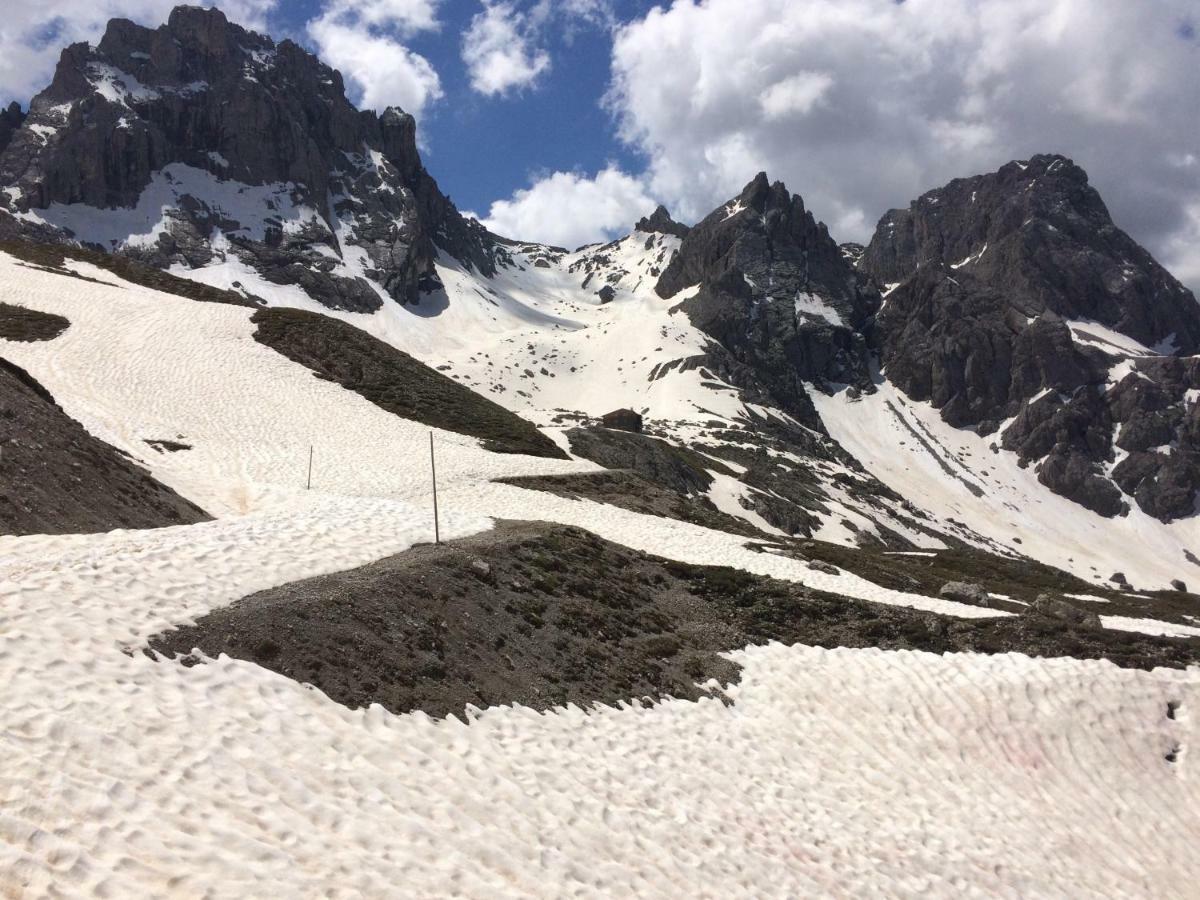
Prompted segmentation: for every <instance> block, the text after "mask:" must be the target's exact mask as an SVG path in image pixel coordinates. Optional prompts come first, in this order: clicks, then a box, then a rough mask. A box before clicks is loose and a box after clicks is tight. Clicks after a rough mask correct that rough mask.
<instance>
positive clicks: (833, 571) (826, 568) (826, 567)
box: [808, 559, 842, 575]
mask: <svg viewBox="0 0 1200 900" xmlns="http://www.w3.org/2000/svg"><path fill="white" fill-rule="evenodd" d="M808 567H809V568H810V569H812V570H813V571H814V572H820V573H821V574H823V575H841V574H842V572H841V570H840V569H839V568H838V567H837V566H831V565H830V564H829V563H827V562H821V560H819V559H810V560H809V561H808Z"/></svg>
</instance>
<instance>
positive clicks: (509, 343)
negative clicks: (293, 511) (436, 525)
mask: <svg viewBox="0 0 1200 900" xmlns="http://www.w3.org/2000/svg"><path fill="white" fill-rule="evenodd" d="M0 186H3V188H4V190H3V192H2V193H0V237H11V236H18V237H25V238H29V237H32V238H35V239H38V240H42V241H50V242H59V243H62V242H76V243H81V244H84V245H87V246H88V247H91V248H93V249H99V250H103V251H106V252H108V253H114V254H117V255H116V256H115V257H112V258H113V259H117V260H123V261H124V260H126V259H128V260H132V261H133V262H136V263H144V264H147V265H149V266H151V267H154V268H155V269H161V270H168V271H169V272H171V273H173V274H175V275H180V276H184V277H185V278H188V279H192V280H193V281H195V282H200V283H202V284H204V285H208V286H210V287H213V288H219V289H223V290H226V291H234V292H236V293H239V294H241V295H242V297H243V298H245V299H246V300H247V301H248V302H252V303H254V304H256V305H264V306H272V307H305V308H310V309H311V308H312V305H313V302H314V301H315V302H316V303H318V304H321V305H323V306H325V307H326V308H328V309H330V310H332V311H334V312H336V313H364V314H368V315H365V316H355V317H354V319H353V322H354V324H355V325H356V326H360V327H362V328H363V329H364V330H365V331H367V332H368V333H369V334H371V335H372V336H373V337H375V338H378V339H379V340H381V341H383V342H384V343H385V344H388V345H391V346H392V347H394V348H396V349H399V350H403V351H405V352H407V353H409V354H411V355H412V356H413V357H414V358H416V359H419V360H421V361H422V362H423V363H425V364H428V365H430V366H432V367H435V368H436V369H438V370H439V371H440V372H442V373H444V374H445V375H446V378H448V379H453V380H457V381H459V383H460V384H461V385H462V386H463V387H464V388H470V389H471V390H472V391H475V392H477V393H481V394H484V395H488V396H490V397H491V399H492V400H494V401H495V402H496V403H498V404H500V405H501V406H503V407H505V408H506V409H508V410H510V411H517V412H519V413H520V414H521V415H522V416H525V417H526V419H527V420H529V421H534V422H537V423H538V424H539V425H541V426H543V427H548V423H550V424H552V425H555V426H556V427H557V426H559V425H562V423H564V422H567V421H571V417H575V419H574V421H579V422H588V421H591V422H595V421H596V420H597V417H598V416H599V415H602V414H603V413H605V412H608V411H610V410H612V409H615V408H619V407H622V406H627V407H629V408H633V409H637V410H638V411H639V412H641V413H643V414H644V415H646V416H647V418H648V420H650V421H649V423H648V431H649V433H650V434H652V435H654V437H656V438H661V439H663V440H664V441H667V442H668V443H670V444H671V445H672V446H674V447H677V448H680V449H694V448H703V449H702V452H704V453H709V454H710V456H712V457H715V458H717V459H719V460H720V462H714V463H713V466H714V467H713V468H711V469H707V470H706V469H705V468H704V467H703V466H701V467H700V471H701V474H702V476H703V477H702V478H701V482H702V483H703V484H702V485H701V487H699V488H697V489H696V490H695V491H692V492H690V493H695V494H697V496H699V495H704V498H705V500H706V502H709V503H712V504H715V505H716V508H718V509H719V511H720V512H721V513H722V514H726V515H733V516H735V517H741V518H744V521H745V522H746V523H748V525H749V526H751V527H753V528H756V529H762V528H766V529H768V530H771V529H774V530H777V531H779V532H781V533H783V534H788V535H793V534H799V535H805V536H809V537H811V536H817V535H821V536H822V537H823V538H825V539H837V540H840V541H849V542H854V543H855V544H856V545H859V546H865V545H871V546H876V545H882V546H886V547H889V548H892V549H894V550H911V549H912V547H914V546H924V542H927V541H930V540H940V541H943V542H944V543H950V544H953V543H955V542H959V541H965V542H966V543H967V544H969V545H971V546H986V547H989V548H991V549H996V548H997V547H1005V548H1007V550H1008V551H1012V552H1020V551H1019V549H1016V548H1014V547H1011V546H1009V543H1008V542H1009V541H1010V540H1015V539H1016V538H1015V535H1014V532H1013V530H1012V529H1013V524H1012V522H1011V521H1009V520H1008V519H1007V516H1008V513H1007V512H1005V510H1009V509H1013V508H1017V507H1018V506H1019V505H1020V503H1021V502H1024V500H1020V501H1018V500H1017V499H1014V498H1018V497H1020V498H1026V497H1028V496H1030V495H1029V494H1028V493H1027V492H1026V491H1027V488H1028V485H1025V484H1024V479H1026V478H1027V479H1028V480H1029V481H1030V482H1031V483H1032V487H1033V490H1034V491H1035V492H1036V495H1037V496H1039V497H1041V496H1048V493H1047V492H1046V491H1045V490H1044V489H1045V488H1048V489H1049V491H1050V492H1053V493H1056V494H1058V495H1060V496H1061V497H1064V498H1067V499H1068V500H1070V501H1072V502H1073V503H1074V504H1077V505H1078V506H1080V507H1085V508H1086V509H1087V510H1091V511H1092V512H1094V513H1098V514H1099V515H1100V516H1105V517H1110V518H1111V517H1119V516H1126V515H1132V516H1133V518H1134V519H1137V516H1138V515H1139V514H1140V513H1145V514H1146V515H1148V516H1152V517H1154V518H1156V519H1158V520H1160V521H1161V522H1163V523H1169V522H1172V521H1176V520H1179V519H1187V518H1190V517H1192V515H1193V512H1194V509H1195V504H1196V492H1197V490H1198V489H1200V423H1198V422H1197V417H1198V416H1200V413H1198V412H1197V409H1198V407H1197V405H1196V403H1195V397H1196V396H1197V393H1196V392H1197V391H1200V370H1198V368H1197V366H1196V365H1195V364H1194V359H1195V357H1193V356H1192V354H1194V353H1196V352H1197V350H1198V349H1200V308H1198V307H1197V305H1196V302H1195V298H1194V297H1192V295H1191V294H1190V293H1189V292H1188V291H1187V290H1186V289H1184V288H1183V287H1182V286H1181V285H1180V284H1179V283H1178V282H1177V281H1176V280H1175V279H1174V278H1172V277H1171V275H1170V274H1169V273H1167V272H1166V271H1165V270H1164V269H1163V268H1162V267H1161V266H1159V265H1158V264H1157V263H1156V262H1155V261H1154V260H1153V258H1151V256H1150V255H1149V254H1148V253H1147V252H1146V251H1145V250H1143V249H1142V248H1141V247H1139V246H1138V245H1137V244H1136V242H1134V241H1133V240H1132V239H1131V238H1130V237H1129V236H1128V235H1126V234H1125V233H1124V232H1122V231H1121V230H1120V229H1118V228H1117V227H1116V226H1115V225H1114V224H1113V222H1112V220H1111V217H1110V216H1109V214H1108V211H1107V209H1106V208H1105V206H1104V203H1103V201H1102V200H1101V199H1100V197H1099V195H1098V193H1097V192H1096V191H1095V190H1094V189H1093V188H1092V187H1091V186H1090V185H1089V183H1088V179H1087V175H1086V174H1085V173H1084V172H1083V170H1082V169H1081V168H1079V167H1078V166H1076V165H1075V164H1074V163H1072V162H1071V161H1070V160H1068V159H1066V158H1064V157H1061V156H1037V157H1034V158H1033V159H1030V160H1028V161H1020V162H1013V163H1010V164H1008V165H1006V166H1004V167H1003V168H1001V169H1000V170H999V171H997V172H994V173H991V174H987V175H980V176H975V177H972V178H966V179H959V180H956V181H953V182H951V183H950V184H949V185H947V186H945V187H943V188H940V189H937V190H934V191H931V192H929V193H927V194H925V195H924V196H922V197H921V198H920V199H918V200H916V201H914V202H913V204H912V205H911V206H910V208H909V209H907V210H893V211H892V212H889V213H888V214H887V215H886V216H885V217H884V218H883V220H882V221H881V222H880V224H879V227H878V229H877V232H876V234H875V236H874V238H873V239H872V240H871V241H870V243H869V245H867V246H863V245H859V244H841V245H839V244H838V243H837V242H836V241H835V240H834V238H833V237H832V236H831V235H830V234H829V231H828V229H827V228H826V226H825V225H824V224H822V223H821V222H819V221H818V220H817V218H816V217H815V216H814V215H813V213H812V212H811V211H809V210H808V209H807V208H806V206H805V204H804V202H803V200H802V199H801V198H800V197H799V196H796V195H793V194H791V193H790V192H789V191H788V190H787V188H786V187H785V186H784V185H783V184H781V183H778V182H775V183H772V182H771V181H770V180H769V179H768V177H767V176H766V175H765V174H760V175H758V176H757V177H755V178H754V179H753V180H752V181H751V182H750V183H749V184H748V185H747V186H746V187H745V188H744V190H743V191H742V192H741V193H740V194H739V195H738V196H736V197H734V198H732V199H731V200H730V201H729V202H728V203H725V204H723V205H722V206H720V207H719V208H718V209H716V210H714V211H713V213H712V214H710V215H709V216H708V217H706V218H705V219H704V220H703V221H701V222H700V223H698V224H697V225H695V226H694V227H688V226H687V225H684V224H681V223H679V222H677V221H675V220H674V219H673V218H672V217H671V215H670V213H669V212H668V211H667V210H666V208H664V207H659V208H658V209H656V210H655V211H654V212H653V213H652V214H651V215H649V216H647V217H645V218H643V219H641V220H640V221H639V222H638V223H637V224H636V225H635V226H634V229H633V231H632V233H631V234H629V235H628V236H626V237H624V238H620V239H618V240H614V241H612V242H610V243H607V244H603V245H593V246H589V247H585V248H580V249H579V250H578V251H574V252H572V251H569V250H566V249H563V248H557V247H547V246H544V245H540V244H535V243H526V242H522V241H519V240H507V239H503V238H499V237H497V236H495V235H491V234H489V233H488V232H487V231H486V230H485V229H483V227H482V226H480V225H479V224H478V223H477V222H475V221H473V220H468V219H465V218H464V217H463V216H462V215H460V214H459V213H458V211H457V210H456V209H455V207H454V206H453V204H452V203H451V202H450V200H449V199H448V198H447V197H445V196H444V195H443V194H442V193H441V192H440V190H439V189H438V187H437V184H436V182H435V181H434V180H433V178H432V177H431V176H430V175H429V173H428V172H426V170H425V169H424V167H423V165H422V163H421V159H420V155H419V153H418V150H417V142H416V135H415V123H414V121H413V119H412V118H411V117H410V116H408V115H406V114H404V113H403V112H401V111H399V110H395V109H389V110H387V111H385V112H384V113H383V114H382V115H377V114H375V113H374V112H367V111H358V110H356V109H355V108H354V106H353V105H352V104H351V103H350V102H349V101H348V100H347V99H346V97H345V93H344V90H343V84H342V80H341V76H340V75H339V74H338V73H337V72H336V71H334V70H332V69H330V68H329V67H327V66H325V65H324V64H322V63H321V62H320V61H319V60H317V59H316V58H315V57H314V56H312V55H311V54H309V53H308V52H306V51H305V50H303V49H302V48H300V47H299V46H297V45H295V44H293V43H291V42H290V41H282V42H280V43H278V44H276V43H275V42H274V41H272V40H271V39H269V38H267V37H264V36H261V35H257V34H254V33H251V32H249V31H246V30H244V29H242V28H240V27H238V26H236V25H233V24H231V23H229V22H228V21H227V20H226V19H225V17H224V16H223V15H222V14H221V13H220V12H217V11H213V10H201V9H196V8H190V7H180V8H178V9H176V10H175V11H174V12H173V13H172V14H171V16H170V18H169V20H168V22H167V23H166V24H165V25H163V26H161V27H159V28H156V29H150V28H144V27H141V26H138V25H135V24H133V23H131V22H128V21H125V20H114V21H113V22H111V23H110V25H109V27H108V29H107V31H106V33H105V35H104V37H103V38H102V39H101V40H100V42H99V43H98V44H97V45H96V46H94V47H92V46H88V45H83V44H79V45H74V46H72V47H69V48H67V50H66V51H64V53H63V56H62V59H61V61H60V63H59V66H58V69H57V71H56V74H55V77H54V80H53V82H52V83H51V85H50V86H49V87H48V88H47V89H46V90H45V91H43V92H42V93H41V94H39V95H38V96H37V97H36V98H34V100H33V102H32V104H31V108H30V110H29V111H28V112H27V113H26V112H23V111H22V110H21V109H20V108H19V107H17V106H12V107H10V108H8V109H7V110H5V111H4V112H2V113H0ZM72 252H73V253H75V254H76V255H78V254H79V253H81V252H84V251H78V250H77V251H72ZM18 255H20V254H18ZM91 258H92V259H93V261H94V258H95V257H94V255H93V257H91ZM128 264H129V265H132V264H133V263H128ZM206 289H207V288H206ZM352 374H354V375H355V377H357V376H358V374H361V373H352ZM860 401H861V402H860ZM926 411H930V412H932V414H933V415H934V417H935V419H936V418H940V421H939V422H937V423H936V425H937V427H940V426H941V425H945V426H947V427H949V428H951V431H947V432H939V434H940V435H941V437H939V436H938V435H936V434H934V431H935V430H936V428H935V427H934V423H932V422H928V421H926V420H924V419H923V418H922V417H923V416H924V415H925V412H926ZM872 416H874V417H876V418H875V419H871V417H872ZM564 417H565V418H564ZM838 417H841V419H844V421H839V420H837V419H838ZM868 422H869V424H868ZM880 428H887V429H892V430H896V429H898V430H897V431H896V433H895V434H891V433H890V432H889V434H888V436H887V440H890V441H895V442H896V443H895V444H894V445H887V444H886V442H884V441H883V439H882V437H879V436H878V435H876V437H877V438H879V439H878V440H877V441H876V444H874V445H871V446H866V445H863V444H862V443H857V444H855V442H854V440H853V438H854V436H855V435H856V434H858V433H860V432H862V431H863V430H864V429H874V430H878V429H880ZM600 431H603V430H602V429H601V430H600ZM980 435H983V436H985V437H984V438H983V439H984V440H985V441H986V443H985V445H984V446H985V447H986V452H987V453H988V454H989V455H990V456H991V457H992V458H991V459H990V460H988V461H987V462H986V463H972V465H973V466H974V468H970V467H968V468H969V471H968V470H967V469H964V468H963V465H965V464H964V463H963V460H964V459H965V458H966V457H965V456H964V455H963V453H964V451H961V450H954V449H951V448H952V447H965V446H966V444H964V443H960V441H965V442H969V441H970V440H973V439H976V438H978V437H979V436H980ZM560 437H562V438H563V440H568V439H567V438H566V436H565V435H563V436H560ZM597 440H599V438H598V439H597ZM606 440H608V439H606ZM608 444H613V442H612V441H611V440H608ZM608 444H606V445H605V446H608ZM851 444H855V446H856V447H857V449H856V450H855V451H854V452H849V451H848V449H847V448H848V447H849V446H851ZM559 446H560V447H562V448H565V447H566V446H567V445H566V444H564V443H560V445H559ZM570 446H571V448H572V453H573V454H574V455H576V456H580V455H586V454H584V453H582V452H581V451H579V450H578V448H577V445H576V443H574V442H572V443H571V444H570ZM578 446H583V445H582V444H580V445H578ZM614 446H615V445H614ZM914 447H918V448H920V452H921V453H922V454H925V455H926V456H927V457H930V458H933V459H935V462H934V463H933V465H934V466H935V467H936V473H937V474H936V477H937V478H939V479H941V480H942V481H945V482H946V483H949V484H953V485H954V490H956V491H958V490H965V491H967V494H968V495H969V496H970V498H971V499H970V501H964V502H970V503H975V502H976V500H979V501H980V502H982V503H984V504H985V505H986V504H988V503H990V504H992V506H991V507H990V508H989V510H988V512H987V514H986V515H983V514H981V517H980V518H977V519H973V520H972V519H971V518H970V516H965V512H964V509H963V508H960V507H957V506H953V505H944V506H941V507H936V508H928V507H926V506H924V505H923V500H924V498H922V497H920V496H917V492H916V489H915V488H914V487H913V486H912V485H911V484H910V483H908V481H907V479H909V478H911V477H913V471H914V470H913V469H912V468H911V467H909V468H904V469H902V470H901V471H899V472H898V473H895V475H894V477H892V478H891V480H884V479H882V478H881V477H880V473H879V471H877V470H879V469H880V468H881V466H885V465H886V464H888V462H889V460H890V459H891V458H893V457H894V456H895V454H896V453H897V452H904V453H907V452H909V450H911V449H912V448H914ZM609 449H610V450H612V452H611V453H607V456H608V457H612V458H614V459H616V458H624V457H623V456H622V454H623V453H625V452H626V451H625V450H622V449H620V448H616V449H613V448H612V447H610V448H609ZM606 452H607V451H606ZM870 454H878V455H875V456H871V455H870ZM594 455H595V454H594ZM600 455H605V454H600ZM606 458H607V457H606ZM633 458H638V457H637V455H636V454H635V455H634V457H633ZM1007 460H1015V461H1016V463H1019V466H1020V467H1021V468H1022V469H1024V470H1026V471H1019V472H1018V474H1017V475H1012V474H1011V473H1010V474H1009V475H1007V476H1005V478H1007V479H1008V480H1007V482H1004V481H1002V479H1001V478H1000V476H998V475H997V474H996V472H995V471H994V470H995V469H996V468H1003V465H1006V464H1007V463H1006V461H1007ZM927 462H929V459H923V462H922V464H925V463H927ZM706 471H707V473H708V474H706V475H705V474H703V473H704V472H706ZM639 474H640V475H641V476H642V477H650V476H649V475H648V473H647V472H641V471H639ZM710 478H711V481H709V480H708V479H710ZM651 480H653V478H651ZM1017 481H1020V482H1021V484H1020V485H1019V486H1017V487H1014V485H1015V484H1016V483H1017ZM1038 482H1040V484H1039V483H1038ZM939 484H940V482H939ZM660 487H666V486H664V485H660ZM671 489H672V490H673V488H671ZM1010 489H1011V491H1012V492H1013V493H1011V496H1009V495H1006V494H1005V492H1006V491H1010ZM1002 495H1004V496H1007V497H1008V499H1005V500H1003V501H1002V500H1000V499H998V498H999V497H1001V496H1002ZM1089 515H1090V514H1089ZM960 516H964V517H965V519H966V520H967V521H964V519H963V518H960ZM1093 518H1095V517H1093ZM984 525H986V526H987V527H986V528H985V527H983V526H984ZM982 532H987V533H986V534H983V533H982Z"/></svg>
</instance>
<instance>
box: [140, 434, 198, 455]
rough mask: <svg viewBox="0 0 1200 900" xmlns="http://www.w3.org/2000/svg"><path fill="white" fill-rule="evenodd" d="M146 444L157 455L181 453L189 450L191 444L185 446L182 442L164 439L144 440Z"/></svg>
mask: <svg viewBox="0 0 1200 900" xmlns="http://www.w3.org/2000/svg"><path fill="white" fill-rule="evenodd" d="M145 440H146V444H147V445H148V446H150V447H153V448H154V449H155V450H157V451H158V452H159V453H183V452H184V451H186V450H191V449H192V445H191V444H185V443H183V442H182V441H172V440H167V439H165V438H153V439H152V438H146V439H145Z"/></svg>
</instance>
